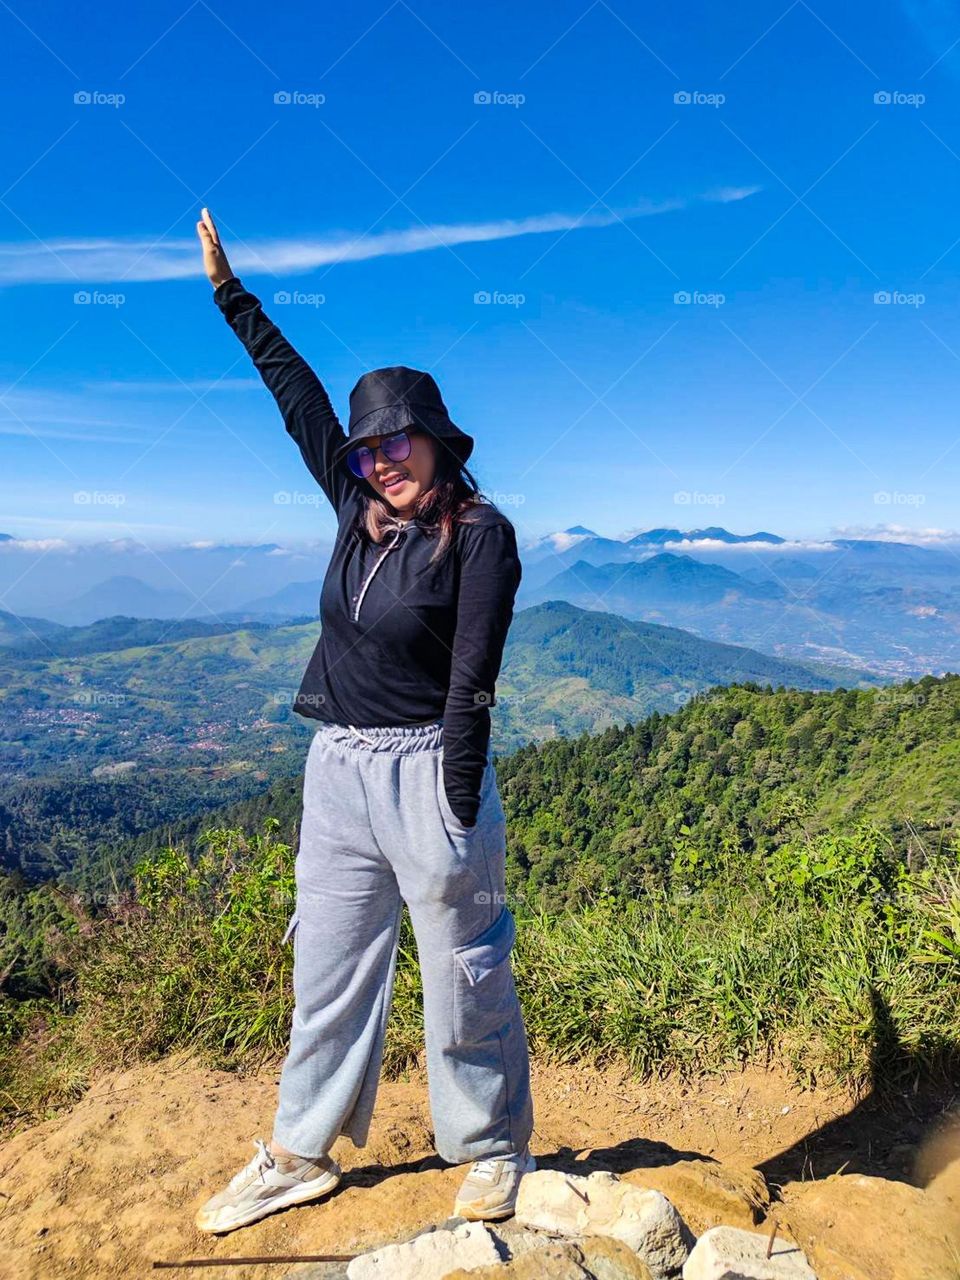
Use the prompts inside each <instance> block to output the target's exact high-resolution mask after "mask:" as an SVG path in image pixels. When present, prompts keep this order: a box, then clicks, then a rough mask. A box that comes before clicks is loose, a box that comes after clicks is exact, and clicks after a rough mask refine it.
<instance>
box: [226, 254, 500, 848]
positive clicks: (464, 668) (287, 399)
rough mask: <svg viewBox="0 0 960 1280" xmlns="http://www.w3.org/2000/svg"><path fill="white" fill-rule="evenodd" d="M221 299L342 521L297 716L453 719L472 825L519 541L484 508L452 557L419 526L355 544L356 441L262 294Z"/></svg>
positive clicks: (389, 721) (450, 741) (448, 737)
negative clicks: (339, 452)
mask: <svg viewBox="0 0 960 1280" xmlns="http://www.w3.org/2000/svg"><path fill="white" fill-rule="evenodd" d="M213 297H214V301H215V302H216V304H217V306H218V307H219V308H220V310H221V311H222V312H223V315H224V317H225V318H226V320H227V323H228V324H229V325H230V327H231V329H232V330H233V331H234V333H235V334H236V335H237V337H238V338H239V339H240V341H241V342H242V343H243V345H244V346H245V347H246V349H247V351H248V352H249V354H250V356H251V358H252V360H253V363H254V365H255V366H256V368H257V370H258V372H259V374H260V376H261V378H262V379H263V381H264V383H265V384H266V386H267V388H268V389H269V391H270V392H271V393H272V395H273V396H274V398H275V400H276V401H277V404H278V406H279V408H280V411H281V413H282V415H283V420H284V423H285V425H286V428H287V431H288V432H289V434H290V435H291V436H292V437H293V439H294V440H295V441H296V443H297V445H298V446H299V448H300V452H301V454H302V455H303V460H304V462H305V463H306V464H307V467H308V468H309V469H310V472H311V474H312V475H313V476H314V478H315V479H316V481H317V483H318V484H319V485H320V487H321V489H322V490H323V492H324V493H325V494H326V496H327V498H328V499H329V501H330V503H331V504H332V506H333V509H334V511H335V512H336V514H337V521H338V528H337V536H336V541H335V543H334V549H333V553H332V555H331V558H330V563H329V565H328V567H327V572H326V576H325V578H324V581H323V589H322V592H321V596H320V620H321V624H322V626H321V634H320V639H319V641H318V643H317V647H316V649H315V650H314V652H313V655H312V657H311V658H310V661H309V663H308V664H307V669H306V672H305V673H304V677H303V681H302V683H301V685H300V690H299V692H298V694H297V697H296V699H295V702H294V708H295V710H296V711H298V712H299V713H300V714H301V715H304V716H309V717H312V718H314V719H317V720H326V721H332V722H334V723H338V724H352V725H355V726H356V727H358V728H362V727H364V726H371V725H410V724H425V723H429V722H431V721H434V720H438V719H441V718H442V719H443V788H444V791H445V793H446V797H447V800H448V802H449V804H450V808H451V809H452V810H453V812H454V813H455V814H456V816H457V818H458V819H459V820H460V821H461V822H462V823H463V825H464V826H466V827H471V826H473V825H474V823H475V822H476V819H477V812H478V810H479V807H480V787H481V783H482V780H483V772H484V769H485V767H486V763H487V752H488V748H489V742H490V710H489V709H490V707H491V706H495V705H496V693H495V684H496V680H497V676H498V675H499V672H500V665H501V662H502V659H503V646H504V642H505V640H506V636H507V631H508V629H509V627H510V623H511V621H512V619H513V604H514V599H515V597H516V593H517V588H518V587H519V585H520V576H521V567H520V558H519V555H518V553H517V541H516V533H515V531H514V528H513V525H512V524H511V523H510V521H509V520H508V519H507V518H506V517H505V516H504V515H502V514H501V513H500V512H499V511H497V510H496V508H495V507H493V506H491V505H489V504H486V503H480V504H478V505H477V506H476V508H475V509H474V511H473V512H472V513H471V515H470V517H469V518H470V520H471V521H476V523H458V524H457V526H456V533H455V541H454V547H453V549H452V550H451V551H450V552H448V554H446V555H445V556H443V557H442V558H441V559H440V561H439V562H438V563H436V564H434V565H430V564H429V563H428V561H429V559H430V556H431V553H432V551H433V549H434V547H435V546H436V540H435V538H434V537H431V536H428V534H427V533H426V532H425V531H424V530H423V529H422V528H421V527H420V526H419V525H418V524H417V522H416V521H415V520H410V521H408V522H407V523H406V524H405V525H404V526H403V527H402V528H398V529H396V530H388V532H387V534H386V536H385V537H384V540H383V542H381V543H380V544H379V545H376V544H373V543H370V542H369V540H365V541H364V542H362V543H361V542H360V541H359V540H358V539H357V538H355V537H354V536H352V533H351V526H352V525H353V522H354V519H355V517H356V514H357V511H358V509H359V507H360V504H361V503H362V501H363V498H364V495H365V494H367V493H371V492H372V490H371V489H370V488H369V486H368V485H367V482H366V481H365V480H360V479H358V478H357V477H356V476H354V475H353V473H352V472H351V471H350V469H349V468H348V467H347V465H346V462H345V461H343V462H340V463H334V462H333V455H334V452H335V451H336V449H337V448H338V446H339V445H341V444H342V443H343V442H344V441H345V439H346V434H345V432H344V430H343V427H342V426H341V425H340V422H339V420H338V418H337V416H336V414H335V412H334V410H333V408H332V407H331V404H330V399H329V397H328V395H327V392H326V390H325V389H324V387H323V384H322V383H321V381H320V379H319V378H318V377H317V375H316V374H315V373H314V372H313V370H312V369H311V368H310V366H309V365H308V364H307V362H306V361H305V360H304V359H303V358H302V357H301V356H300V355H298V354H297V352H296V351H295V350H294V349H293V347H292V346H291V345H290V343H289V342H288V341H287V340H286V338H285V337H284V336H283V334H282V333H281V332H280V330H279V329H278V328H277V326H276V325H275V324H273V323H272V322H271V321H270V320H268V319H267V317H266V316H265V315H264V312H263V308H262V307H261V305H260V301H259V299H257V298H256V297H254V295H253V294H252V293H250V292H248V291H247V290H246V289H245V288H244V287H243V285H242V284H241V282H240V280H239V279H238V278H237V277H236V276H234V277H232V278H231V279H230V280H227V281H225V282H224V283H223V284H221V285H220V286H219V287H218V288H217V289H216V290H215V291H214V295H213Z"/></svg>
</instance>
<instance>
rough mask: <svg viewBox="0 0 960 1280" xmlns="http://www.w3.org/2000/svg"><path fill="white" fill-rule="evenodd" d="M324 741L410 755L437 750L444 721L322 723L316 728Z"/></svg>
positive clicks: (441, 742)
mask: <svg viewBox="0 0 960 1280" xmlns="http://www.w3.org/2000/svg"><path fill="white" fill-rule="evenodd" d="M321 734H322V735H323V738H324V740H325V741H327V742H335V743H337V744H338V745H339V746H342V747H347V748H350V749H352V750H354V751H388V752H390V753H391V754H392V755H411V754H413V752H415V751H439V750H440V747H441V746H442V744H443V720H442V719H441V720H431V721H430V723H429V724H401V725H372V726H371V725H359V726H358V725H354V724H333V723H330V722H324V723H322V724H321V725H320V727H319V729H318V730H317V736H320V735H321Z"/></svg>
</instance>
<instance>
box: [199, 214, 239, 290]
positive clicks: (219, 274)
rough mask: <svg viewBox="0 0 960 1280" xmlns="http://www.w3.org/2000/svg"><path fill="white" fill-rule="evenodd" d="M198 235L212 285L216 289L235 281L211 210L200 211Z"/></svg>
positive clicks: (204, 266) (204, 265) (204, 264)
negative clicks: (232, 280)
mask: <svg viewBox="0 0 960 1280" xmlns="http://www.w3.org/2000/svg"><path fill="white" fill-rule="evenodd" d="M197 235H198V236H199V237H200V243H201V244H202V245H203V269H204V271H206V273H207V278H208V279H209V281H210V283H211V284H212V285H213V287H214V288H215V289H216V288H217V287H218V286H219V285H221V284H223V283H224V281H226V280H231V279H233V274H234V273H233V271H231V269H230V263H229V262H228V261H227V255H226V254H225V253H224V251H223V245H222V244H221V243H220V233H219V232H218V231H217V228H216V224H215V223H214V221H213V218H212V217H211V216H210V210H209V209H207V208H203V209H201V210H200V221H199V222H198V223H197Z"/></svg>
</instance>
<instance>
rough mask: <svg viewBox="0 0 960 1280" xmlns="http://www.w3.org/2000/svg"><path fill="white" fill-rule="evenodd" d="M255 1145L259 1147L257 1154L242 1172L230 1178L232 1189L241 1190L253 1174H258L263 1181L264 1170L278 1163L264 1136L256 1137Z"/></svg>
mask: <svg viewBox="0 0 960 1280" xmlns="http://www.w3.org/2000/svg"><path fill="white" fill-rule="evenodd" d="M253 1145H254V1146H255V1147H256V1148H257V1154H256V1155H255V1156H254V1157H253V1158H252V1159H251V1160H250V1162H249V1164H246V1165H244V1167H243V1168H242V1169H241V1170H240V1172H239V1173H237V1174H235V1175H234V1176H233V1177H232V1178H231V1179H230V1190H231V1191H239V1189H240V1188H241V1187H242V1186H244V1185H245V1183H246V1182H247V1181H248V1180H249V1178H250V1176H251V1174H257V1175H258V1176H259V1177H260V1179H261V1181H262V1180H263V1172H264V1170H265V1169H272V1168H273V1167H274V1165H275V1164H276V1163H277V1162H276V1160H274V1158H273V1155H272V1153H271V1152H270V1151H269V1150H268V1149H267V1144H266V1143H265V1142H264V1140H263V1139H262V1138H254V1139H253Z"/></svg>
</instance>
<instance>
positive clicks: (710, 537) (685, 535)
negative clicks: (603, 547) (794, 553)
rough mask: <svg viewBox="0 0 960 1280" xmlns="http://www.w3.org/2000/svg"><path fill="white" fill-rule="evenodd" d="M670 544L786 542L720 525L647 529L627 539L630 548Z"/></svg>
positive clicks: (770, 536) (782, 539) (778, 537)
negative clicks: (703, 527)
mask: <svg viewBox="0 0 960 1280" xmlns="http://www.w3.org/2000/svg"><path fill="white" fill-rule="evenodd" d="M668 542H725V543H728V544H730V545H735V544H738V543H744V542H767V543H770V544H771V545H773V546H779V545H780V544H781V543H783V542H786V539H785V538H781V537H780V536H779V534H776V533H766V532H764V531H763V530H759V531H758V532H757V533H731V532H730V531H729V529H724V528H722V527H721V526H720V525H709V526H708V527H707V528H706V529H686V530H684V529H646V530H644V532H643V533H637V534H634V536H633V537H632V538H628V539H627V544H626V545H627V546H628V547H644V546H654V547H657V546H663V545H664V544H665V543H668Z"/></svg>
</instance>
